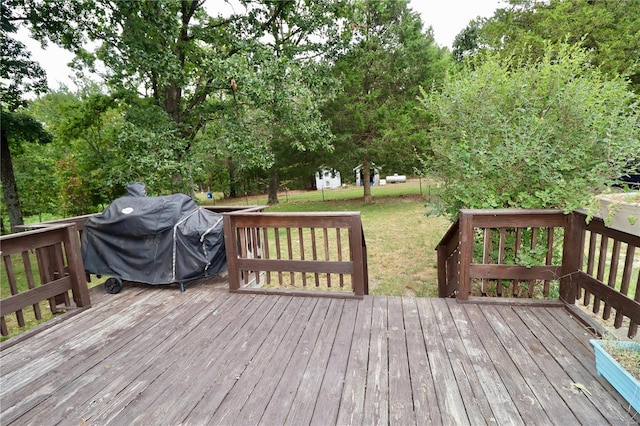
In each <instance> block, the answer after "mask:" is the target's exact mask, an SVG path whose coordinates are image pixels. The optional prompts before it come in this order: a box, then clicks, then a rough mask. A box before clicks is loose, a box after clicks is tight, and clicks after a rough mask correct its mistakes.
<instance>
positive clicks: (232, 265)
mask: <svg viewBox="0 0 640 426" xmlns="http://www.w3.org/2000/svg"><path fill="white" fill-rule="evenodd" d="M222 221H223V225H224V247H225V251H226V255H227V279H228V280H229V291H236V290H238V289H239V288H240V274H239V273H238V269H237V266H236V265H237V262H236V261H237V259H238V248H237V242H236V238H235V234H236V232H235V229H234V228H235V226H234V225H235V221H234V220H233V218H232V217H231V215H230V214H229V213H224V214H223V215H222Z"/></svg>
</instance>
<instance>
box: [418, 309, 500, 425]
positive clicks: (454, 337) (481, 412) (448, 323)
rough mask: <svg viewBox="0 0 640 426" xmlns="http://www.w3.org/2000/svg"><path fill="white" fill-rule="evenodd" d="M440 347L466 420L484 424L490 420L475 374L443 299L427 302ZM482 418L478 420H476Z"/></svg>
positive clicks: (490, 416)
mask: <svg viewBox="0 0 640 426" xmlns="http://www.w3.org/2000/svg"><path fill="white" fill-rule="evenodd" d="M430 301H431V305H432V306H433V309H434V311H435V314H436V318H437V323H438V327H439V329H440V335H441V336H442V340H443V343H444V348H445V350H446V352H447V353H448V355H449V362H450V364H451V370H452V371H453V374H454V375H455V377H456V383H457V384H458V388H459V390H460V395H461V396H462V399H463V401H464V403H465V408H466V411H467V417H468V418H469V420H470V421H471V422H473V423H485V424H486V423H487V422H488V421H490V419H491V418H492V417H493V414H492V413H491V408H490V406H489V403H488V401H487V396H485V394H484V391H483V389H482V386H481V384H480V381H479V380H478V377H477V376H476V374H475V371H474V369H473V366H472V365H471V362H470V360H469V357H468V355H467V353H466V350H465V348H464V346H463V345H462V341H461V339H460V336H459V334H458V330H457V328H456V326H455V323H454V321H453V317H452V316H451V312H450V310H449V306H448V304H447V301H446V299H431V300H430ZM480 419H482V420H480Z"/></svg>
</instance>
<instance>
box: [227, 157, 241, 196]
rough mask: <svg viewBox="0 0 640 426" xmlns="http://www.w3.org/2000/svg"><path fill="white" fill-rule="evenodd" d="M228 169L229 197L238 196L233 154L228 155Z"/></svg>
mask: <svg viewBox="0 0 640 426" xmlns="http://www.w3.org/2000/svg"><path fill="white" fill-rule="evenodd" d="M227 170H229V198H236V197H237V196H238V190H237V189H236V169H235V165H234V164H233V158H232V157H231V156H229V157H227Z"/></svg>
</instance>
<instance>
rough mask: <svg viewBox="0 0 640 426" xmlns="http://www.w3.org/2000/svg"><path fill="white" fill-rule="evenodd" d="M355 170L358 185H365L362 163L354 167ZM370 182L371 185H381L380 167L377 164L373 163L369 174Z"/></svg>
mask: <svg viewBox="0 0 640 426" xmlns="http://www.w3.org/2000/svg"><path fill="white" fill-rule="evenodd" d="M353 172H354V173H355V175H356V186H363V185H364V183H363V175H364V174H363V173H362V164H359V165H358V167H356V168H354V169H353ZM369 183H370V184H371V186H377V185H380V167H378V166H376V165H375V164H373V163H372V164H371V173H370V175H369Z"/></svg>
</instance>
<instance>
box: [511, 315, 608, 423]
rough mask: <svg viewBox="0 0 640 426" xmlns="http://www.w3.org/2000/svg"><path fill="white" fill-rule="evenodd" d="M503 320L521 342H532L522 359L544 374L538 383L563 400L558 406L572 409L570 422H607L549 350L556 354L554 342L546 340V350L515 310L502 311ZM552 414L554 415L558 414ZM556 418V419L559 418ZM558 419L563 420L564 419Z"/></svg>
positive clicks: (524, 349) (538, 330)
mask: <svg viewBox="0 0 640 426" xmlns="http://www.w3.org/2000/svg"><path fill="white" fill-rule="evenodd" d="M500 316H501V317H502V318H503V319H504V320H505V323H506V324H508V326H509V328H510V329H511V331H512V332H513V334H514V335H516V336H518V338H519V339H521V340H522V341H527V342H529V343H528V344H527V347H526V348H524V347H522V349H523V353H522V355H523V356H526V357H527V358H531V360H532V362H533V365H536V366H537V367H538V369H539V371H540V373H542V376H540V377H539V379H538V380H539V382H548V383H549V385H550V386H551V387H552V388H553V389H554V390H555V391H556V392H557V395H558V396H559V397H560V398H562V401H564V403H563V404H561V403H562V401H561V400H557V402H558V405H561V406H567V407H570V410H571V413H572V415H571V416H567V421H568V422H571V421H573V419H572V417H575V419H576V420H577V421H578V423H580V424H588V423H591V424H600V423H605V419H604V418H603V417H602V415H601V414H600V412H599V411H598V410H597V408H596V407H594V406H593V404H592V403H591V402H590V401H589V400H588V396H587V395H586V394H585V393H583V392H582V391H580V389H578V388H576V387H575V386H574V385H573V384H574V383H575V382H574V381H573V380H572V378H571V376H570V375H569V374H567V372H566V370H565V369H563V368H562V367H561V366H560V365H559V364H558V362H557V360H556V359H555V358H554V357H553V356H551V354H550V353H549V351H550V350H553V342H552V341H550V340H547V343H549V345H550V346H549V347H545V345H543V344H542V342H541V341H540V340H539V338H538V337H536V336H535V335H534V334H533V332H532V330H531V329H530V327H531V324H528V323H525V322H524V321H523V319H522V318H521V317H520V316H518V314H517V313H516V312H515V311H514V310H511V309H503V310H501V311H500ZM525 318H526V317H525ZM554 328H555V327H554ZM544 330H545V329H544V327H539V328H538V329H537V330H536V332H538V333H539V334H541V333H542V332H543V331H544ZM541 337H543V338H544V337H546V336H544V335H543V336H541ZM549 396H550V397H551V398H553V397H554V396H553V395H549ZM554 402H555V401H554ZM551 412H552V413H555V410H554V411H551ZM553 415H554V418H555V416H556V414H553ZM558 418H559V419H560V418H561V417H558Z"/></svg>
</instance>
